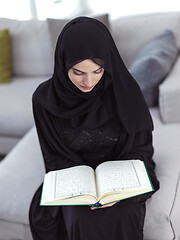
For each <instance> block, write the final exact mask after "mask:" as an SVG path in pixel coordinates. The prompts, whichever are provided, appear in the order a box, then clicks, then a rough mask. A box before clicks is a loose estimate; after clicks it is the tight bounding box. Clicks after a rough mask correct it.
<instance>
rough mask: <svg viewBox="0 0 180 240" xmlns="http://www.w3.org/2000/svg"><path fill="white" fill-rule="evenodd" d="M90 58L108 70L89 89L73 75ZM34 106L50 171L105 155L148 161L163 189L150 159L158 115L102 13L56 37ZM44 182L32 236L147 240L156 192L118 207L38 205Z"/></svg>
mask: <svg viewBox="0 0 180 240" xmlns="http://www.w3.org/2000/svg"><path fill="white" fill-rule="evenodd" d="M85 59H90V60H91V61H93V62H94V63H96V64H97V65H99V66H101V67H103V68H104V74H103V76H102V78H101V79H100V80H99V82H98V83H97V84H96V86H95V87H94V88H93V89H92V90H91V91H90V92H88V93H85V92H82V91H81V90H80V89H78V88H77V87H76V86H75V85H74V84H73V83H72V81H71V80H70V79H69V76H68V71H69V69H70V68H71V67H72V66H74V65H75V64H77V63H79V62H81V61H83V60H85ZM33 113H34V120H35V124H36V129H37V133H38V137H39V142H40V146H41V150H42V155H43V159H44V164H45V169H46V172H49V171H52V170H57V169H63V168H67V167H72V166H77V165H81V164H87V165H90V166H92V167H93V168H95V167H96V166H97V165H98V164H100V163H102V162H104V161H107V160H118V159H122V160H126V159H139V160H142V161H144V162H145V164H146V167H147V170H148V172H149V175H150V178H151V180H152V184H153V186H154V188H155V190H157V189H158V188H159V183H158V180H157V178H156V176H155V171H154V169H155V164H154V161H153V159H152V156H153V146H152V131H153V122H152V119H151V116H150V113H149V110H148V108H147V105H146V103H145V100H144V98H143V95H142V92H141V91H140V88H139V86H138V84H137V83H136V81H135V80H134V79H133V77H132V76H131V74H130V73H129V71H128V70H127V68H126V66H125V64H124V63H123V61H122V59H121V56H120V54H119V52H118V50H117V47H116V45H115V42H114V40H113V38H112V36H111V34H110V32H109V30H108V29H107V28H106V27H105V25H103V24H102V23H101V22H99V21H98V20H95V19H92V18H87V17H78V18H76V19H74V20H72V21H70V22H69V23H68V24H67V25H66V26H65V27H64V28H63V30H62V32H61V33H60V35H59V37H58V41H57V45H56V50H55V64H54V72H53V75H52V77H51V78H50V79H49V80H47V81H45V82H43V83H42V84H40V85H39V86H38V88H37V89H36V91H35V92H34V94H33ZM41 189H42V185H41V186H40V187H39V189H38V190H37V192H36V193H35V195H34V198H33V200H32V202H31V207H30V211H29V220H30V227H31V231H32V235H33V239H34V240H67V239H68V240H75V239H77V240H81V239H83V240H90V239H93V240H94V239H103V240H106V239H107V240H116V239H120V240H142V238H143V223H144V216H145V204H144V203H145V201H146V199H147V198H149V197H151V195H152V194H153V193H147V194H143V195H141V196H138V197H134V198H130V199H128V200H123V201H120V202H118V203H116V204H115V205H113V206H112V207H107V208H102V209H98V210H91V209H90V207H89V206H78V207H76V206H73V207H71V206H66V207H55V206H54V207H53V206H46V207H40V206H39V202H40V197H41Z"/></svg>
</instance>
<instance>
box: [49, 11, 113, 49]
mask: <svg viewBox="0 0 180 240" xmlns="http://www.w3.org/2000/svg"><path fill="white" fill-rule="evenodd" d="M90 17H93V18H96V19H97V20H99V21H101V22H102V23H104V24H105V25H106V26H107V28H109V20H108V14H100V15H93V16H90ZM70 20H71V19H53V18H48V19H47V21H48V25H49V31H50V35H51V44H52V51H53V52H54V50H55V47H56V42H57V39H58V36H59V34H60V32H61V31H62V29H63V27H64V26H65V25H66V24H67V23H68V22H69V21H70Z"/></svg>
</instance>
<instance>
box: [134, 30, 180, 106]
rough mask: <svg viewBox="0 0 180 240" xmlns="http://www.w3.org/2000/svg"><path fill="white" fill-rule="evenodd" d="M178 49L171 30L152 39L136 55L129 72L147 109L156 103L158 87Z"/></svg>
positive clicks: (168, 70)
mask: <svg viewBox="0 0 180 240" xmlns="http://www.w3.org/2000/svg"><path fill="white" fill-rule="evenodd" d="M177 53H178V47H177V43H176V38H175V36H174V34H173V32H172V31H171V30H165V31H164V32H163V33H162V34H161V35H159V36H157V37H155V38H154V39H152V40H151V41H150V42H149V43H148V44H147V45H145V46H144V48H143V49H142V50H141V51H140V52H139V53H138V55H137V56H136V58H135V59H134V61H133V63H132V65H131V66H130V67H129V71H130V73H131V74H132V76H133V77H134V78H135V80H136V81H137V82H138V84H139V86H140V88H141V90H142V93H143V95H144V97H145V100H146V103H147V105H148V107H152V106H155V105H156V104H157V103H158V91H159V90H158V87H159V84H160V83H161V82H162V81H163V80H164V79H165V77H166V76H167V75H168V73H169V72H170V70H171V68H172V65H173V63H174V61H175V60H176V57H177Z"/></svg>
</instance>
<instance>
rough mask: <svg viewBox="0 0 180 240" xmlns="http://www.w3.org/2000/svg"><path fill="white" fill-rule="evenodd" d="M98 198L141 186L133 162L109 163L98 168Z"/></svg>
mask: <svg viewBox="0 0 180 240" xmlns="http://www.w3.org/2000/svg"><path fill="white" fill-rule="evenodd" d="M95 172H96V181H97V192H98V197H100V196H101V195H102V194H104V193H107V192H112V191H119V190H127V189H132V188H137V187H140V186H141V183H140V180H139V178H138V175H137V172H136V169H135V166H134V163H133V161H131V160H125V161H107V162H104V163H102V164H100V165H99V166H98V167H97V168H96V171H95Z"/></svg>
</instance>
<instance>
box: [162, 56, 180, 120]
mask: <svg viewBox="0 0 180 240" xmlns="http://www.w3.org/2000/svg"><path fill="white" fill-rule="evenodd" d="M159 108H160V113H161V118H162V120H163V122H164V123H180V56H179V57H178V59H177V61H176V63H175V65H174V67H173V69H172V71H171V73H170V74H169V75H168V76H167V77H166V79H165V81H163V83H161V84H160V86H159Z"/></svg>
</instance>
